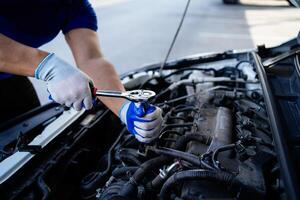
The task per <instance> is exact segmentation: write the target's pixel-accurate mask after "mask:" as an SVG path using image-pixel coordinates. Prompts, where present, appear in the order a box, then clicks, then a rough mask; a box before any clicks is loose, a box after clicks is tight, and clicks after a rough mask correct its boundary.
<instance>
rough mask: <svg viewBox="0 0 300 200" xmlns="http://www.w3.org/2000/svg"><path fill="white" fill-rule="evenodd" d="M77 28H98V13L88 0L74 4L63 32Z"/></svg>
mask: <svg viewBox="0 0 300 200" xmlns="http://www.w3.org/2000/svg"><path fill="white" fill-rule="evenodd" d="M76 28H88V29H91V30H94V31H97V29H98V26H97V16H96V13H95V11H94V9H93V7H92V5H91V4H90V3H89V2H88V0H81V1H78V2H77V3H76V4H74V5H72V7H71V8H70V9H69V13H68V18H67V21H66V23H65V25H64V26H63V28H62V32H63V33H64V34H66V33H68V32H69V31H71V30H72V29H76Z"/></svg>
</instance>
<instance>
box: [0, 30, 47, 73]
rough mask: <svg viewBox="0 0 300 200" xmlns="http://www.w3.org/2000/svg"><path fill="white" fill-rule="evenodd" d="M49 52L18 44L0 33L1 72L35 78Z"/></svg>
mask: <svg viewBox="0 0 300 200" xmlns="http://www.w3.org/2000/svg"><path fill="white" fill-rule="evenodd" d="M47 55H48V53H47V52H45V51H41V50H39V49H35V48H31V47H29V46H26V45H23V44H21V43H19V42H16V41H14V40H12V39H10V38H8V37H6V36H5V35H3V34H1V33H0V72H6V73H11V74H15V75H21V76H34V71H35V69H36V67H37V66H38V65H39V63H40V62H41V60H42V59H43V58H44V57H46V56H47Z"/></svg>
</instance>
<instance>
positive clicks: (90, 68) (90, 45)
mask: <svg viewBox="0 0 300 200" xmlns="http://www.w3.org/2000/svg"><path fill="white" fill-rule="evenodd" d="M66 40H67V42H68V44H69V46H70V48H71V49H72V52H73V55H74V57H75V60H76V64H77V65H78V67H79V68H80V69H81V70H82V71H84V72H85V73H87V74H88V75H89V76H90V77H91V78H92V79H93V81H94V84H95V86H96V87H97V88H98V89H108V90H119V91H124V87H123V85H122V83H121V82H120V79H119V77H118V75H117V73H116V71H115V69H114V67H113V66H112V64H110V63H109V62H108V61H107V60H105V58H103V56H102V54H101V51H100V45H99V41H98V36H97V33H96V32H95V31H92V30H89V29H74V30H71V31H70V32H68V33H67V34H66ZM100 100H101V101H102V102H103V103H104V104H105V105H106V106H107V107H108V108H110V109H111V110H112V111H113V112H114V113H115V114H118V116H119V117H120V119H121V120H122V121H123V122H124V123H125V124H126V126H127V129H128V130H129V131H130V132H131V133H132V134H133V135H134V136H135V137H136V138H137V139H138V140H139V141H140V142H151V141H152V140H153V139H155V138H157V137H158V135H159V133H160V128H161V125H162V116H161V110H160V108H158V107H155V106H153V105H150V106H149V108H148V110H147V111H146V112H145V113H143V114H142V116H139V115H138V114H137V112H136V105H135V104H134V103H133V102H129V101H125V100H123V99H117V98H109V97H101V98H100Z"/></svg>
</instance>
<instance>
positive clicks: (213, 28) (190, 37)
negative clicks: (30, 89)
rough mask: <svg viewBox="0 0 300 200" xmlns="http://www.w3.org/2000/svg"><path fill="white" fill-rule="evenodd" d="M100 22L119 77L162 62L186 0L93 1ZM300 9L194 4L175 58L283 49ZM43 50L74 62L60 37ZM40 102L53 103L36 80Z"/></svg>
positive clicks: (247, 1) (268, 0)
mask: <svg viewBox="0 0 300 200" xmlns="http://www.w3.org/2000/svg"><path fill="white" fill-rule="evenodd" d="M90 2H91V3H92V5H93V7H94V9H95V11H96V14H97V17H98V26H99V30H98V34H99V36H100V44H101V46H102V51H103V54H104V55H105V57H107V58H108V60H110V61H111V62H112V63H113V64H114V66H115V67H116V69H117V71H118V73H119V74H122V73H124V72H127V71H130V70H133V69H136V68H139V67H141V66H143V65H145V64H147V63H155V62H161V61H162V60H163V59H164V57H165V55H166V52H167V50H168V48H169V46H170V43H171V41H172V39H173V36H174V33H175V31H176V29H177V27H178V24H179V21H180V18H181V16H182V12H183V10H184V7H185V5H186V0H90ZM299 30H300V10H299V9H298V8H294V7H291V6H290V5H289V3H288V2H287V1H285V0H241V1H240V3H239V4H237V5H225V4H223V1H222V0H192V1H191V4H190V8H189V10H188V13H187V16H186V19H185V21H184V24H183V26H182V29H181V31H180V33H179V36H178V38H177V42H176V44H175V46H174V49H173V51H172V53H171V56H170V59H174V58H180V57H184V56H187V55H191V54H197V53H202V52H219V51H224V50H229V49H250V48H254V47H255V46H257V45H261V44H265V45H266V46H273V45H278V44H280V43H282V42H284V41H287V40H288V39H290V38H292V37H295V36H297V34H298V31H299ZM42 49H44V50H47V51H49V52H55V53H56V54H57V55H59V56H60V57H61V58H64V59H65V60H66V61H68V62H69V63H72V64H73V63H74V61H73V58H72V55H71V52H70V50H69V48H68V46H67V45H66V43H65V41H64V36H63V35H62V34H60V35H59V37H57V38H56V39H55V40H54V41H52V42H51V43H49V44H46V45H44V46H43V47H42ZM32 81H33V83H34V86H35V88H36V90H37V91H38V95H39V98H40V100H41V103H42V104H44V103H46V102H47V101H48V94H47V91H46V87H45V85H44V83H42V82H40V81H37V80H32Z"/></svg>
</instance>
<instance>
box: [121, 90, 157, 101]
mask: <svg viewBox="0 0 300 200" xmlns="http://www.w3.org/2000/svg"><path fill="white" fill-rule="evenodd" d="M155 95H156V93H155V92H153V91H151V90H131V91H126V92H124V97H125V98H126V99H128V100H130V101H133V102H145V101H148V100H149V99H150V98H152V97H154V96H155Z"/></svg>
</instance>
